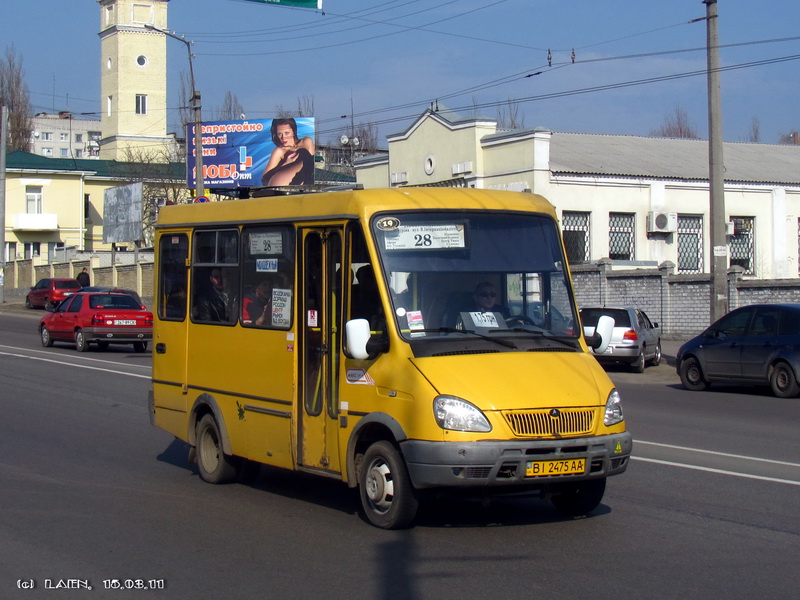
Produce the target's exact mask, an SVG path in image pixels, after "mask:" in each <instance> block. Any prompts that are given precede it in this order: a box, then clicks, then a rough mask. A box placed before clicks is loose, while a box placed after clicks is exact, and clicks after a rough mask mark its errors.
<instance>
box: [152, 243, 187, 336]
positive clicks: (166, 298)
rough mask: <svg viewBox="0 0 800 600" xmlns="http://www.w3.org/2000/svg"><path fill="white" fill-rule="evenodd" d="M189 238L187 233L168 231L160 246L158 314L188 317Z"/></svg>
mask: <svg viewBox="0 0 800 600" xmlns="http://www.w3.org/2000/svg"><path fill="white" fill-rule="evenodd" d="M188 256H189V238H188V237H187V236H186V234H183V233H179V234H172V233H167V234H164V235H163V236H162V237H161V241H160V248H159V262H160V265H159V274H160V277H159V281H158V306H157V310H158V316H159V317H160V318H161V319H167V320H175V321H183V320H184V319H185V318H186V283H187V274H188V269H187V268H186V259H187V258H188Z"/></svg>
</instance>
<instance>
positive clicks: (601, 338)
mask: <svg viewBox="0 0 800 600" xmlns="http://www.w3.org/2000/svg"><path fill="white" fill-rule="evenodd" d="M612 331H614V319H613V318H612V317H609V316H608V315H603V316H602V317H600V318H599V319H598V320H597V327H595V328H594V333H592V334H591V335H587V336H586V343H587V344H588V345H589V347H590V348H591V349H592V350H594V353H595V354H602V353H603V352H605V351H606V348H607V347H608V342H610V341H611V332H612Z"/></svg>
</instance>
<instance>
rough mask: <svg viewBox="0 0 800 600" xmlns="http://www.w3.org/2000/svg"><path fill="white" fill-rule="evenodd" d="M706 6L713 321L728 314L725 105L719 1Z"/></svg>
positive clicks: (705, 0)
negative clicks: (722, 91)
mask: <svg viewBox="0 0 800 600" xmlns="http://www.w3.org/2000/svg"><path fill="white" fill-rule="evenodd" d="M703 4H705V5H706V51H707V56H708V170H709V176H708V186H709V196H710V216H711V298H710V300H711V302H710V304H711V322H712V323H713V322H714V321H716V320H717V319H719V318H720V317H721V316H722V315H724V314H725V313H727V312H728V244H727V239H726V233H725V175H724V168H725V167H724V162H723V160H722V102H721V100H720V83H719V37H718V35H717V23H718V17H717V0H703Z"/></svg>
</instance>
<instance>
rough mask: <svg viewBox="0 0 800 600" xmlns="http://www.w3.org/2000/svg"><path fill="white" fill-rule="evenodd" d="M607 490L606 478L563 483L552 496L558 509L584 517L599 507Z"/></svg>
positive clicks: (566, 513)
mask: <svg viewBox="0 0 800 600" xmlns="http://www.w3.org/2000/svg"><path fill="white" fill-rule="evenodd" d="M605 491H606V479H605V477H604V478H602V479H587V480H585V481H578V482H575V483H563V484H561V485H559V487H558V491H557V492H556V493H555V494H554V495H553V496H552V497H551V498H550V501H551V502H552V503H553V506H555V507H556V510H558V512H560V513H561V514H563V515H566V516H568V517H582V516H583V515H586V514H589V513H590V512H592V511H593V510H594V509H595V508H597V507H598V505H599V504H600V502H601V501H602V500H603V494H605Z"/></svg>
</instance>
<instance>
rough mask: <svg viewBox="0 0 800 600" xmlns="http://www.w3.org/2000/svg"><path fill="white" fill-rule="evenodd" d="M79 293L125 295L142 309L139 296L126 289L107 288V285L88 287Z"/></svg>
mask: <svg viewBox="0 0 800 600" xmlns="http://www.w3.org/2000/svg"><path fill="white" fill-rule="evenodd" d="M81 291H82V292H113V293H115V294H127V295H128V296H130V297H131V298H133V299H134V300H136V302H137V303H138V304H139V305H140V306H142V307H144V304H142V299H141V298H140V297H139V294H137V293H136V292H134V291H133V290H129V289H127V288H118V287H111V286H107V285H89V286H86V287H84V288H81Z"/></svg>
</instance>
